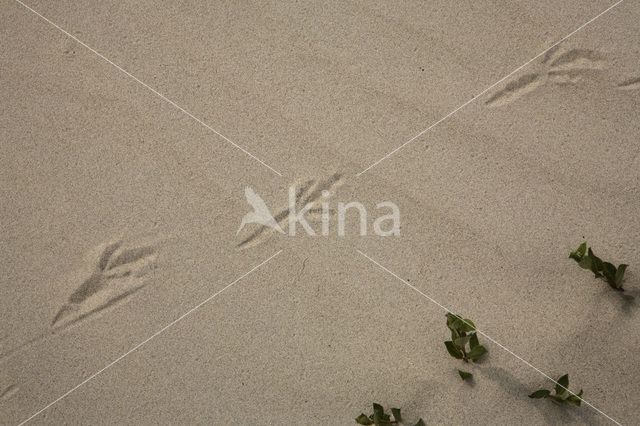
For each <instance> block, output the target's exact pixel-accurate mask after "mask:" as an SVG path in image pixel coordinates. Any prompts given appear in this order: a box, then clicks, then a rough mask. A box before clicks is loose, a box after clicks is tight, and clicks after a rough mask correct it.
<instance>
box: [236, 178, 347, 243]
mask: <svg viewBox="0 0 640 426" xmlns="http://www.w3.org/2000/svg"><path fill="white" fill-rule="evenodd" d="M340 185H342V175H341V174H340V173H334V174H332V175H331V176H329V177H327V178H325V179H309V180H307V181H304V182H302V183H301V184H300V185H299V186H298V187H297V190H296V194H295V207H296V211H300V209H302V208H304V207H305V206H307V204H311V206H310V208H309V210H307V213H308V214H306V215H305V218H306V219H307V220H308V221H309V222H313V221H317V220H318V219H320V218H321V217H322V209H321V208H320V207H319V205H320V201H321V199H322V198H323V197H324V196H325V195H326V196H327V197H328V196H331V195H334V194H335V190H336V189H337V188H338V187H339V186H340ZM324 191H326V193H324ZM254 195H255V193H253V191H249V192H247V191H245V196H246V198H247V201H248V202H249V204H251V205H252V206H253V208H254V211H255V212H258V214H257V215H256V214H253V213H254V212H252V213H250V214H248V215H247V216H248V217H249V219H247V216H245V218H243V223H242V224H241V227H240V229H242V227H243V226H244V224H245V223H246V222H247V223H248V222H249V221H251V222H256V223H260V224H262V225H263V226H261V227H260V228H258V229H257V230H255V231H254V232H253V233H251V234H250V235H249V236H248V237H247V238H245V239H244V240H242V241H241V242H240V243H239V244H238V247H241V248H246V247H249V246H252V245H255V244H258V243H260V242H262V241H265V240H266V239H267V237H268V236H270V235H272V234H273V232H274V231H277V232H281V233H284V231H282V227H284V226H285V225H287V224H288V221H289V215H290V211H289V206H287V207H284V208H282V209H281V210H280V211H279V212H278V213H276V214H275V215H274V216H271V214H270V213H269V211H268V209H267V207H266V205H263V204H264V202H262V200H261V199H260V200H257V199H254V198H255V197H254ZM258 198H259V197H258ZM258 201H259V202H258ZM259 212H263V213H262V214H260V213H259ZM328 214H329V215H330V216H333V215H334V214H335V211H333V210H329V211H328ZM267 215H268V216H267ZM265 218H266V219H265ZM238 232H240V230H238Z"/></svg>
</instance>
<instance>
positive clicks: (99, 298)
mask: <svg viewBox="0 0 640 426" xmlns="http://www.w3.org/2000/svg"><path fill="white" fill-rule="evenodd" d="M156 259H157V253H156V247H155V246H154V245H140V246H133V247H126V246H123V244H122V241H120V240H118V241H113V242H109V243H106V244H102V245H100V246H98V247H96V248H95V249H94V250H92V251H91V252H90V253H89V255H88V256H87V259H86V260H87V263H86V265H85V267H84V268H83V269H81V270H80V271H78V272H77V278H78V280H79V281H80V285H79V286H78V287H77V288H76V290H75V291H74V292H73V293H71V295H70V296H69V298H68V300H67V302H66V303H65V304H64V305H63V306H62V307H61V308H60V309H59V310H58V313H57V314H56V316H55V317H54V318H53V321H52V322H51V325H52V326H53V327H55V328H58V327H66V326H69V325H71V324H74V323H77V322H78V321H81V320H83V319H85V318H87V317H89V316H91V315H93V314H96V313H98V312H100V311H102V310H104V309H106V308H108V307H110V306H113V305H115V304H116V303H119V302H121V301H123V300H124V299H126V298H127V297H128V296H130V295H132V294H133V293H135V292H136V291H138V290H139V289H141V288H142V287H144V286H145V284H146V275H147V274H148V273H149V272H150V271H151V270H153V269H154V268H155V264H156Z"/></svg>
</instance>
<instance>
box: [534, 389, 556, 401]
mask: <svg viewBox="0 0 640 426" xmlns="http://www.w3.org/2000/svg"><path fill="white" fill-rule="evenodd" d="M550 394H551V391H548V390H546V389H540V390H537V391H535V392H534V393H532V394H531V395H529V398H535V399H540V398H546V397H548V396H549V395H550Z"/></svg>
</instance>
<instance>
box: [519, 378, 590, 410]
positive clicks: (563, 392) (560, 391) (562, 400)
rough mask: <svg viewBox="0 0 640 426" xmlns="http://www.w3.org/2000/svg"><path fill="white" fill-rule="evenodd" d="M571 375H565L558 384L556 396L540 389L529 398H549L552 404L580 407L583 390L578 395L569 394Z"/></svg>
mask: <svg viewBox="0 0 640 426" xmlns="http://www.w3.org/2000/svg"><path fill="white" fill-rule="evenodd" d="M568 388H569V375H568V374H565V375H564V376H562V377H560V378H559V379H558V381H557V382H556V388H555V392H556V393H555V394H554V395H551V391H549V390H547V389H540V390H537V391H535V392H534V393H532V394H531V395H529V398H536V399H540V398H549V399H550V400H551V402H553V403H554V404H557V405H563V404H571V405H577V406H578V407H579V406H580V402H581V401H582V389H580V392H578V393H577V394H573V393H571V392H569V389H568Z"/></svg>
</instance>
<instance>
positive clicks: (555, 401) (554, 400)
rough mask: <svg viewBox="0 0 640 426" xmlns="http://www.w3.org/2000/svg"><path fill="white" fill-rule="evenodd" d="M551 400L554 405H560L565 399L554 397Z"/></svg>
mask: <svg viewBox="0 0 640 426" xmlns="http://www.w3.org/2000/svg"><path fill="white" fill-rule="evenodd" d="M551 402H553V403H554V404H556V405H562V404H564V403H565V402H566V401H565V400H564V399H556V398H551Z"/></svg>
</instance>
